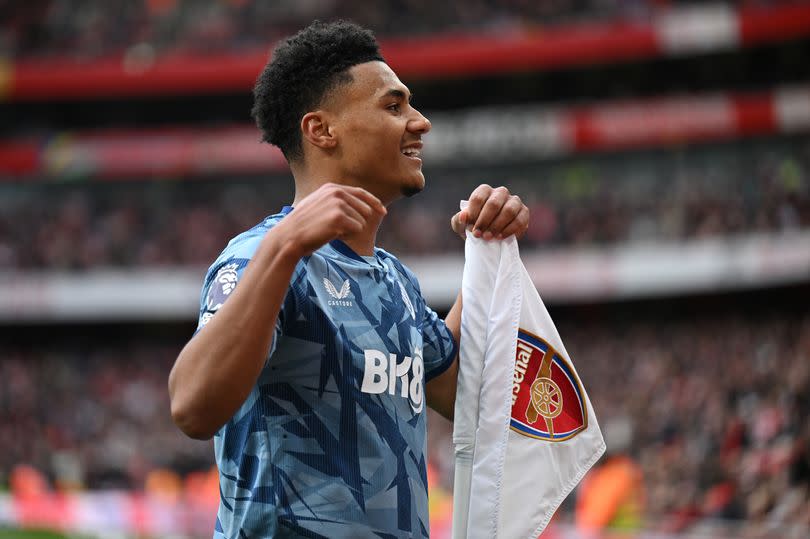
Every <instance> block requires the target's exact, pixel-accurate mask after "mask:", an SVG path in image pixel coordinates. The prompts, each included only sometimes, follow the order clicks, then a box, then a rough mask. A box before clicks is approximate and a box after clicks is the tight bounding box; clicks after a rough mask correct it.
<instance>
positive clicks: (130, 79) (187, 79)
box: [0, 2, 810, 101]
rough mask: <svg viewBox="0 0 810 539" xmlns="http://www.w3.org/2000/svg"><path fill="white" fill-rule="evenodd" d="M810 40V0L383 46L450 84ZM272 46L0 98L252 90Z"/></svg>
mask: <svg viewBox="0 0 810 539" xmlns="http://www.w3.org/2000/svg"><path fill="white" fill-rule="evenodd" d="M801 36H810V3H806V2H801V3H796V4H794V5H781V6H773V7H750V8H743V9H742V10H740V11H739V12H735V11H733V10H731V9H730V8H724V9H717V6H715V7H711V6H710V7H693V8H689V9H688V10H679V9H674V10H671V11H665V12H662V14H661V15H660V16H658V17H656V18H654V19H653V20H651V21H649V22H638V23H631V22H601V23H588V24H574V25H561V26H555V27H548V28H536V29H533V30H531V31H524V30H519V29H516V30H513V31H508V32H503V33H497V34H475V35H464V34H452V35H450V34H448V35H440V36H432V37H425V38H414V39H407V40H406V39H396V40H383V41H382V43H381V45H382V49H383V53H384V54H385V56H386V58H387V60H388V62H389V63H390V64H391V66H392V67H393V68H394V69H395V70H396V71H397V72H398V73H399V74H400V75H401V76H403V77H409V78H427V77H430V78H444V77H460V76H473V75H491V74H498V73H504V72H513V71H526V70H544V69H551V68H559V67H572V66H582V65H589V64H597V63H608V62H618V61H626V60H631V59H642V58H652V57H656V56H661V55H665V54H683V53H685V52H690V51H694V50H700V51H707V50H713V49H718V48H729V47H732V48H736V47H740V46H749V45H756V44H760V43H765V42H778V41H784V40H787V39H793V38H797V37H801ZM269 50H270V47H269V46H268V48H267V49H262V50H255V51H250V52H240V53H227V54H217V55H206V56H200V55H190V54H179V53H175V54H168V55H165V56H162V57H158V58H157V59H151V58H149V55H145V56H144V57H143V58H141V59H140V60H138V59H133V58H132V56H131V57H130V58H126V57H114V58H106V59H101V60H96V61H92V62H89V63H87V62H80V61H77V60H75V59H70V58H62V59H52V60H28V61H22V62H18V63H16V64H11V65H10V66H9V67H8V68H7V69H5V68H4V69H3V73H5V75H3V76H0V99H7V100H11V101H38V100H49V99H96V98H104V97H128V96H148V95H182V94H204V93H222V92H245V93H246V92H249V91H250V89H251V88H252V86H253V83H254V81H255V79H256V76H257V75H258V73H259V71H260V70H261V68H262V66H263V65H264V63H265V62H266V60H267V55H268V51H269Z"/></svg>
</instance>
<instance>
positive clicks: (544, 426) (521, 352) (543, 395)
mask: <svg viewBox="0 0 810 539" xmlns="http://www.w3.org/2000/svg"><path fill="white" fill-rule="evenodd" d="M510 427H511V428H512V430H513V431H515V432H517V433H520V434H523V435H524V436H529V437H531V438H538V439H540V440H546V441H549V442H561V441H563V440H568V439H570V438H573V437H574V436H576V435H577V434H578V433H580V432H581V431H583V430H585V429H586V428H587V427H588V411H587V408H586V406H585V399H584V398H583V393H582V384H581V383H580V381H579V379H578V378H577V375H576V374H575V373H574V369H573V368H571V365H570V364H569V363H568V361H566V359H565V358H564V357H563V356H562V354H561V353H560V352H557V351H556V350H555V349H554V348H553V347H552V346H551V345H550V344H548V343H547V342H546V341H544V340H543V339H541V338H540V337H537V336H536V335H532V334H531V333H528V332H526V331H523V330H519V331H518V339H517V349H516V353H515V371H514V378H513V383H512V420H511V424H510Z"/></svg>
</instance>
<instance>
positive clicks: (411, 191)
mask: <svg viewBox="0 0 810 539" xmlns="http://www.w3.org/2000/svg"><path fill="white" fill-rule="evenodd" d="M424 188H425V177H424V176H422V175H421V174H420V175H419V178H416V179H415V180H414V181H413V182H411V183H410V184H408V185H403V186H402V191H401V192H402V196H405V197H412V196H414V195H415V194H417V193H421V192H422V189H424Z"/></svg>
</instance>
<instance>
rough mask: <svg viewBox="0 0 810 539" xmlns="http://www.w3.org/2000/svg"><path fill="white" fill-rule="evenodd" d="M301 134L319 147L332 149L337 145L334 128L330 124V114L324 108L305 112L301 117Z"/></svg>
mask: <svg viewBox="0 0 810 539" xmlns="http://www.w3.org/2000/svg"><path fill="white" fill-rule="evenodd" d="M301 136H302V137H303V139H304V140H305V141H307V142H309V143H310V144H312V145H314V146H317V147H318V148H323V149H331V148H334V147H335V146H336V145H337V138H336V137H335V136H334V130H333V129H332V128H331V127H330V126H329V116H328V114H326V113H325V112H324V111H322V110H316V111H314V112H307V113H306V114H304V117H303V118H301Z"/></svg>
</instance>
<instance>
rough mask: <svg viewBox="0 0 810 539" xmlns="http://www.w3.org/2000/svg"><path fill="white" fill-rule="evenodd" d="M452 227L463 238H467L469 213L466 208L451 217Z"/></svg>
mask: <svg viewBox="0 0 810 539" xmlns="http://www.w3.org/2000/svg"><path fill="white" fill-rule="evenodd" d="M450 228H452V229H453V232H455V233H456V234H458V235H459V236H461V237H462V238H466V237H467V234H466V231H465V229H466V228H467V215H466V213H465V211H464V210H462V211H460V212H458V213H457V214H455V215H454V216H453V217H451V218H450Z"/></svg>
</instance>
